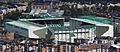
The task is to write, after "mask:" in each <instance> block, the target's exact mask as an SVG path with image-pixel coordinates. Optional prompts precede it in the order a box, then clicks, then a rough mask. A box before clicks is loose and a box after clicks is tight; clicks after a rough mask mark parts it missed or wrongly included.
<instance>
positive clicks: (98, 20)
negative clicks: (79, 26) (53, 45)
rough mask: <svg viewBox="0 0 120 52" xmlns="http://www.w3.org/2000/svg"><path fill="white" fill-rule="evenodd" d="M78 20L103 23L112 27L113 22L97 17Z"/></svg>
mask: <svg viewBox="0 0 120 52" xmlns="http://www.w3.org/2000/svg"><path fill="white" fill-rule="evenodd" d="M78 19H84V20H87V21H88V20H89V22H93V21H94V23H101V24H102V23H103V24H109V25H112V21H111V20H110V19H107V18H102V17H95V16H81V17H78Z"/></svg>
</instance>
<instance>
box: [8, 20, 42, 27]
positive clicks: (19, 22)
mask: <svg viewBox="0 0 120 52" xmlns="http://www.w3.org/2000/svg"><path fill="white" fill-rule="evenodd" d="M6 23H7V24H10V25H14V26H18V27H21V28H24V29H29V28H40V27H39V26H36V25H32V24H29V23H26V22H21V21H11V22H6Z"/></svg>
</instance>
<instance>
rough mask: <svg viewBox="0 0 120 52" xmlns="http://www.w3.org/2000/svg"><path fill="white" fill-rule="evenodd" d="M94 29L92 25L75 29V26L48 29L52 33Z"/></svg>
mask: <svg viewBox="0 0 120 52" xmlns="http://www.w3.org/2000/svg"><path fill="white" fill-rule="evenodd" d="M93 27H95V26H94V25H86V26H80V27H77V26H74V27H73V26H56V27H55V26H54V27H51V28H50V29H52V30H53V31H73V30H76V29H90V28H93Z"/></svg>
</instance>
